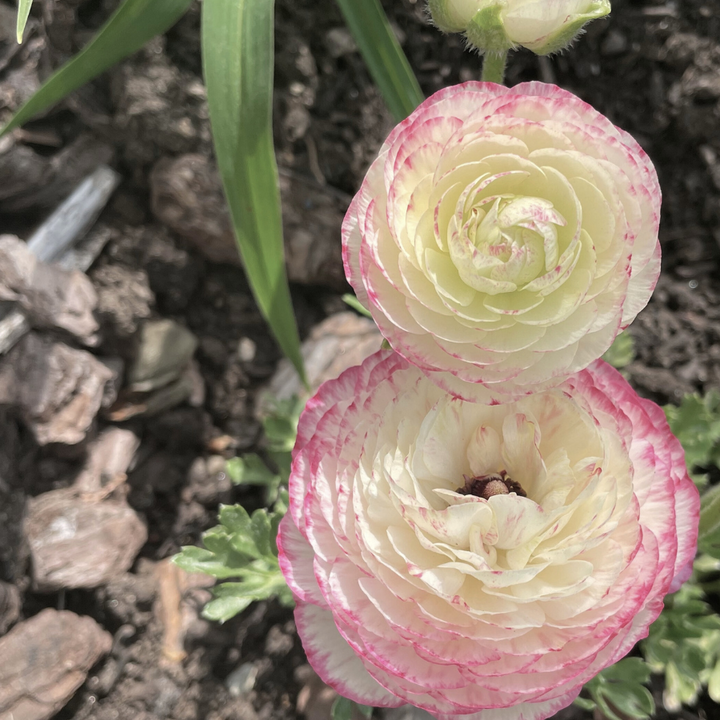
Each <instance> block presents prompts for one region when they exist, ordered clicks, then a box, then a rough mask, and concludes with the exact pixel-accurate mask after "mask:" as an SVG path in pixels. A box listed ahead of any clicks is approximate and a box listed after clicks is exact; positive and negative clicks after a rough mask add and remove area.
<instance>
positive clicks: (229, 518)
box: [174, 491, 293, 622]
mask: <svg viewBox="0 0 720 720" xmlns="http://www.w3.org/2000/svg"><path fill="white" fill-rule="evenodd" d="M287 502H288V500H287V491H281V492H280V493H279V497H278V500H277V502H276V503H275V507H274V509H273V510H272V511H268V510H266V509H265V508H262V509H260V510H256V511H255V512H254V513H253V514H252V516H250V515H248V513H247V512H246V510H245V509H244V508H243V507H242V506H241V505H224V506H221V508H220V524H219V525H217V526H216V527H214V528H211V529H210V530H208V531H207V532H206V533H204V534H203V545H204V546H205V547H204V548H199V547H184V548H183V549H182V552H181V553H180V554H179V555H176V556H175V558H174V560H175V562H176V563H177V564H178V565H179V566H180V567H181V568H183V570H186V571H187V572H202V573H206V574H207V575H212V576H213V577H215V578H218V579H219V580H228V579H230V578H234V580H233V581H231V582H221V583H220V584H219V585H216V586H215V588H214V589H213V595H214V596H215V597H214V599H213V600H211V601H210V602H209V603H208V604H207V605H206V606H205V608H204V610H203V615H204V616H205V617H206V618H208V619H209V620H217V621H219V622H225V621H226V620H229V619H230V618H231V617H233V616H234V615H237V614H238V613H240V612H242V611H243V610H244V609H245V608H246V607H247V606H248V605H250V603H251V602H253V601H255V600H265V599H267V598H270V597H277V598H278V599H279V600H280V602H281V603H282V604H283V605H292V603H293V599H292V594H291V592H290V589H289V588H288V586H287V584H286V583H285V578H283V575H282V573H281V572H280V566H279V564H278V558H277V555H278V550H277V543H276V537H277V530H278V525H279V523H280V520H281V519H282V516H283V515H284V514H285V512H286V510H287Z"/></svg>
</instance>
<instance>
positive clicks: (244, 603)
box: [202, 596, 253, 623]
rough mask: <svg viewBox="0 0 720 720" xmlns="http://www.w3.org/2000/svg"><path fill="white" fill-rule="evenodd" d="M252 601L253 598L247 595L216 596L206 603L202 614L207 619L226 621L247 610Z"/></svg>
mask: <svg viewBox="0 0 720 720" xmlns="http://www.w3.org/2000/svg"><path fill="white" fill-rule="evenodd" d="M251 602H253V598H247V597H237V596H229V597H221V598H215V599H214V600H210V602H209V603H208V604H207V605H205V607H204V608H203V611H202V614H203V617H204V618H206V619H207V620H214V621H215V622H220V623H224V622H225V621H226V620H230V618H233V617H235V616H236V615H238V614H239V613H241V612H242V611H243V610H245V608H246V607H248V605H250V603H251Z"/></svg>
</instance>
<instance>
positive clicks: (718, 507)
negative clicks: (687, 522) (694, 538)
mask: <svg viewBox="0 0 720 720" xmlns="http://www.w3.org/2000/svg"><path fill="white" fill-rule="evenodd" d="M718 530H720V485H715V486H714V487H712V488H710V489H709V490H708V491H707V492H705V493H703V496H702V498H701V499H700V536H699V543H700V544H702V542H703V540H705V538H709V537H710V536H712V535H714V534H715V533H717V532H718Z"/></svg>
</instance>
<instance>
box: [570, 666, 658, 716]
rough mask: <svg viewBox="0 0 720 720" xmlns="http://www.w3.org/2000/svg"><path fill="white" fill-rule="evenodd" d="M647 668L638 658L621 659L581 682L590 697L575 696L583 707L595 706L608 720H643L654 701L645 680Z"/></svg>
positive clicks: (648, 671)
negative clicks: (588, 680)
mask: <svg viewBox="0 0 720 720" xmlns="http://www.w3.org/2000/svg"><path fill="white" fill-rule="evenodd" d="M649 679H650V668H649V667H648V666H647V665H646V664H645V662H644V660H643V659H642V658H636V657H632V658H624V659H623V660H620V662H617V663H615V665H611V666H610V667H609V668H607V669H605V670H603V671H602V672H601V673H600V674H599V675H596V676H595V677H594V678H593V679H592V680H591V681H590V682H589V683H587V684H586V685H585V690H586V691H587V692H588V693H589V694H590V698H591V699H588V698H578V699H577V700H576V701H575V704H576V705H579V706H580V707H582V708H584V709H585V710H594V709H595V708H598V709H599V710H600V712H601V713H602V714H603V715H604V716H605V717H606V718H607V719H608V720H626V718H637V720H646V718H650V717H651V716H652V715H653V713H654V712H655V702H654V701H653V698H652V695H651V694H650V691H649V690H648V689H647V688H646V687H645V683H647V682H648V680H649Z"/></svg>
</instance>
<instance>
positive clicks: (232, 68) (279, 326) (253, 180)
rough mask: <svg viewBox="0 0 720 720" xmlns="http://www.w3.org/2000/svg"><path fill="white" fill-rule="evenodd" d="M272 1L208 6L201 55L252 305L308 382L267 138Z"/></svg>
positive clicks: (210, 1)
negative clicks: (285, 258)
mask: <svg viewBox="0 0 720 720" xmlns="http://www.w3.org/2000/svg"><path fill="white" fill-rule="evenodd" d="M273 11H274V0H205V2H204V3H203V8H202V51H203V70H204V73H205V85H206V87H207V97H208V107H209V109H210V122H211V125H212V132H213V140H214V142H215V154H216V156H217V161H218V167H219V169H220V175H221V177H222V181H223V186H224V188H225V195H226V197H227V201H228V205H229V207H230V215H231V217H232V222H233V227H234V229H235V237H236V238H237V242H238V246H239V248H240V254H241V256H242V259H243V263H244V265H245V270H246V272H247V277H248V281H249V282H250V286H251V287H252V290H253V293H254V294H255V299H256V300H257V303H258V305H259V307H260V310H261V311H262V313H263V315H264V316H265V318H266V319H267V321H268V323H269V324H270V327H271V329H272V331H273V333H274V334H275V337H276V338H277V341H278V343H279V344H280V347H281V348H282V350H283V352H284V353H285V354H286V355H287V356H288V357H289V358H290V360H291V362H292V363H293V365H295V367H296V368H297V371H298V372H299V373H300V376H301V377H302V378H303V381H305V373H304V370H303V361H302V355H301V354H300V340H299V337H298V331H297V326H296V324H295V316H294V314H293V309H292V302H291V300H290V290H289V288H288V283H287V276H286V274H285V260H284V250H283V239H282V216H281V210H280V190H279V187H278V171H277V164H276V162H275V150H274V147H273V138H272V85H273V61H274V54H273V53H274V48H273V42H274V29H275V28H274V17H273Z"/></svg>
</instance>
